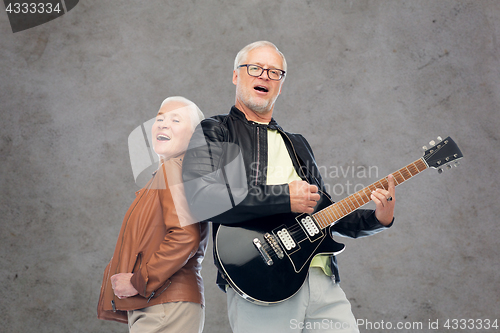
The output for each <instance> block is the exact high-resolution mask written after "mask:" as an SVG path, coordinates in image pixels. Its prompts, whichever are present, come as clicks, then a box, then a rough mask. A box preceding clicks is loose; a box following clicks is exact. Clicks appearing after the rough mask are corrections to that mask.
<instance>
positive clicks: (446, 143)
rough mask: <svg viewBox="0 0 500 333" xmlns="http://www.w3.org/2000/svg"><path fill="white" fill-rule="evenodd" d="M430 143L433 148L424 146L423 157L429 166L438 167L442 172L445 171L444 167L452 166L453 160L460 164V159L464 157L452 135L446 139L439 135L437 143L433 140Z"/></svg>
mask: <svg viewBox="0 0 500 333" xmlns="http://www.w3.org/2000/svg"><path fill="white" fill-rule="evenodd" d="M429 144H430V145H431V146H432V147H431V148H429V149H427V147H425V146H424V147H423V148H424V150H425V153H424V157H423V159H424V161H425V163H427V165H428V166H429V167H431V168H434V169H438V171H439V172H440V173H441V172H442V171H443V169H442V168H443V167H444V166H447V167H448V168H451V167H452V164H451V162H455V165H458V160H459V159H461V158H462V157H464V155H463V154H462V152H461V151H460V148H458V146H457V144H456V143H455V141H453V139H452V138H450V137H447V138H446V139H444V140H442V139H441V137H438V142H437V143H436V142H435V141H431V142H429Z"/></svg>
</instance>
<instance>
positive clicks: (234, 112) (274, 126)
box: [229, 105, 283, 131]
mask: <svg viewBox="0 0 500 333" xmlns="http://www.w3.org/2000/svg"><path fill="white" fill-rule="evenodd" d="M229 115H231V116H232V117H234V118H236V119H238V120H241V121H243V122H245V123H247V124H250V125H257V126H265V127H267V128H270V129H274V130H281V131H283V129H282V128H281V126H280V125H278V123H277V122H276V120H274V118H271V121H270V122H269V124H267V125H265V124H259V123H256V122H255V121H250V120H247V118H246V116H245V114H244V113H243V112H241V111H240V110H239V109H238V108H237V107H236V106H234V105H233V106H232V107H231V111H230V112H229Z"/></svg>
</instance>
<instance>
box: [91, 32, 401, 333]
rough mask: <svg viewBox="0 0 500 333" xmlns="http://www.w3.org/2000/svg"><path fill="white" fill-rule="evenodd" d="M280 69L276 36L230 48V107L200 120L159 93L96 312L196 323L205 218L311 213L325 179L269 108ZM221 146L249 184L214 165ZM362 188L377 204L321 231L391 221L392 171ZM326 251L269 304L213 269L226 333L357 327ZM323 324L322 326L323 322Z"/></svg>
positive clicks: (228, 221) (180, 326) (348, 232)
mask: <svg viewBox="0 0 500 333" xmlns="http://www.w3.org/2000/svg"><path fill="white" fill-rule="evenodd" d="M286 71H287V64H286V60H285V57H284V56H283V54H282V53H281V52H280V51H279V50H278V48H277V47H276V46H275V45H274V44H272V43H270V42H266V41H260V42H255V43H252V44H249V45H247V46H246V47H244V48H243V49H242V50H241V51H240V52H239V53H238V54H237V56H236V59H235V62H234V71H233V83H234V84H235V85H236V101H235V105H234V106H233V107H232V108H231V110H230V111H229V113H228V114H224V115H218V116H214V117H211V118H208V119H204V116H203V114H202V113H201V111H200V110H199V109H198V107H197V106H196V105H195V104H194V103H192V102H191V101H189V100H187V99H185V98H182V97H170V98H167V99H166V100H165V101H164V102H163V103H162V105H161V107H160V110H159V111H158V114H157V116H156V121H155V122H154V125H153V128H152V129H151V131H152V141H153V148H154V151H155V152H156V153H157V154H158V155H159V157H160V163H159V167H158V170H157V171H156V172H155V173H154V174H153V177H152V179H151V180H150V181H149V182H148V184H147V185H146V186H145V187H144V188H143V189H141V190H140V191H138V192H137V193H136V199H135V200H134V202H133V203H132V205H131V206H130V208H129V209H128V211H127V213H126V215H125V218H124V220H123V224H122V227H121V230H120V233H119V236H118V241H117V243H116V247H115V251H114V254H113V257H112V259H111V261H110V262H109V264H108V266H107V267H106V270H105V272H104V278H103V284H102V287H101V295H100V299H99V304H98V317H99V318H101V319H106V320H115V321H119V322H123V323H128V327H129V330H130V332H176V333H177V332H202V331H203V325H204V297H203V281H202V277H201V274H200V271H201V262H202V260H203V257H204V255H205V250H206V246H207V237H208V235H207V234H208V227H207V222H212V223H213V233H214V235H215V233H216V232H217V230H218V228H219V226H220V225H226V226H228V225H235V224H238V225H241V223H243V224H244V223H245V222H247V223H252V222H251V221H250V220H253V219H255V218H259V217H266V216H271V215H274V214H277V213H287V212H288V213H292V212H293V213H307V214H312V213H313V212H314V208H315V206H316V205H317V203H318V200H320V194H319V193H320V191H323V190H324V188H323V181H322V179H321V175H320V173H319V171H318V169H317V166H316V163H315V161H314V156H313V153H312V150H311V147H310V146H309V144H308V143H307V141H306V140H305V138H304V137H302V136H301V135H299V134H293V133H288V132H285V131H284V130H283V129H282V128H281V127H280V126H279V125H278V124H277V122H276V121H275V120H274V118H273V117H272V116H273V110H274V104H275V102H276V99H277V98H278V95H279V94H280V93H281V89H282V85H283V82H284V81H285V73H286ZM195 129H196V132H195ZM193 133H197V134H196V136H197V137H198V138H197V140H195V136H194V135H193ZM192 136H193V137H192ZM191 137H192V138H191ZM200 138H201V139H202V140H201V141H202V142H203V144H201V145H200ZM190 140H191V144H190ZM194 141H197V142H196V143H194ZM203 145H205V147H200V146H203ZM231 145H232V146H233V147H234V146H236V147H238V151H239V152H240V153H241V154H240V155H241V161H242V162H241V163H240V164H242V165H243V167H242V168H241V169H239V170H241V174H240V175H238V176H240V177H242V179H244V180H245V182H246V184H245V186H244V187H245V188H246V189H247V191H245V192H244V194H241V193H239V196H240V197H239V198H236V196H237V194H236V193H232V192H231V189H230V185H229V183H228V179H227V178H228V175H226V174H224V172H220V170H225V166H227V164H228V163H229V162H230V161H228V160H229V157H228V155H231V153H229V152H228V151H225V149H226V147H230V146H231ZM277 170H279V171H277ZM221 179H222V181H221ZM221 182H222V186H221ZM193 184H194V185H193ZM221 188H224V191H222V192H224V193H225V194H221V193H222V192H221ZM276 188H279V189H281V190H280V191H275V189H276ZM234 192H236V191H234ZM228 196H229V197H230V205H229V206H228V208H227V209H223V210H219V211H218V213H217V214H215V215H214V214H208V215H207V214H203V211H204V208H203V207H206V208H207V209H211V208H213V207H211V206H214V205H215V206H217V205H218V200H219V198H220V199H221V201H222V200H223V198H226V199H227V197H228ZM233 196H234V197H233ZM370 198H371V200H373V201H374V202H375V204H376V209H375V210H357V211H355V212H353V213H351V214H349V215H347V216H346V217H344V218H342V220H341V221H340V222H339V223H337V224H335V226H333V227H332V228H331V231H332V232H333V233H335V234H338V235H342V236H347V237H352V238H356V237H362V236H367V235H371V234H374V233H376V232H379V231H382V230H384V229H386V228H388V227H390V226H391V225H392V223H393V220H394V218H393V215H394V204H395V192H394V180H393V179H392V177H391V176H389V178H388V189H387V190H385V189H377V190H376V191H374V192H372V193H371V197H370ZM236 199H237V200H236ZM220 205H221V207H222V206H223V203H222V202H221V203H220ZM200 207H201V208H200ZM215 211H217V209H215ZM207 216H208V217H209V218H207ZM235 242H238V240H235ZM325 252H326V253H320V254H318V255H316V256H315V257H314V258H313V259H312V260H311V261H310V263H309V262H308V264H309V269H308V273H307V277H306V278H305V281H304V282H303V284H302V286H301V288H300V289H299V290H298V291H297V292H296V293H295V294H294V295H293V296H291V297H289V298H287V299H286V300H284V301H282V302H276V304H272V305H270V306H263V305H261V304H255V303H254V302H250V301H248V300H247V299H245V298H244V297H242V295H241V293H239V292H237V291H235V290H234V288H231V286H229V285H228V282H227V281H226V280H225V279H224V274H223V273H224V272H219V274H218V277H217V284H218V285H219V286H220V287H221V289H222V290H224V291H225V292H226V293H227V307H228V317H229V322H230V325H231V328H232V330H233V332H235V333H242V332H250V333H255V332H259V333H264V332H273V333H275V332H280V333H282V332H359V330H358V328H357V326H356V320H355V318H354V315H353V314H352V312H351V305H350V303H349V301H348V300H347V298H346V296H345V294H344V292H343V291H342V289H341V288H340V286H339V281H340V279H339V274H338V267H337V262H336V259H335V255H333V254H331V253H332V252H334V250H333V249H332V250H329V249H325ZM219 271H220V268H219ZM248 279H252V276H248ZM243 296H244V295H243ZM325 322H328V323H329V325H326V326H325V325H321V323H325ZM293 323H297V325H292V324H293ZM299 323H300V325H299Z"/></svg>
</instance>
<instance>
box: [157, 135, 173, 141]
mask: <svg viewBox="0 0 500 333" xmlns="http://www.w3.org/2000/svg"><path fill="white" fill-rule="evenodd" d="M156 140H159V141H169V140H170V137H169V136H166V135H163V134H158V135H157V136H156Z"/></svg>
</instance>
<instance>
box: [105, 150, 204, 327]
mask: <svg viewBox="0 0 500 333" xmlns="http://www.w3.org/2000/svg"><path fill="white" fill-rule="evenodd" d="M182 157H183V156H180V157H178V158H174V159H170V160H168V161H166V162H164V163H163V164H162V165H161V167H160V168H159V169H158V171H157V172H156V173H155V175H154V176H153V178H152V179H151V180H150V181H149V182H148V184H147V185H146V186H145V187H144V188H143V189H142V190H140V191H138V192H136V199H135V200H134V202H133V203H132V205H131V206H130V208H129V209H128V211H127V214H126V215H125V218H124V219H123V223H122V227H121V230H120V234H119V236H118V241H117V243H116V247H115V251H114V254H113V257H112V259H111V261H110V263H109V264H108V266H107V267H106V269H105V271H104V277H103V283H102V286H101V295H100V298H99V304H98V311H97V312H98V317H99V318H100V319H106V320H116V321H119V322H124V323H126V322H127V312H126V311H128V310H135V309H142V308H145V307H148V306H151V305H156V304H162V303H167V302H179V301H184V302H194V303H199V304H202V305H204V297H203V280H202V277H201V274H200V271H201V262H202V260H203V257H204V255H205V251H206V247H207V242H208V238H207V235H208V225H207V224H206V223H193V220H192V219H191V217H190V215H189V211H188V208H187V204H186V199H185V195H184V188H183V184H182V178H181V170H182ZM130 272H131V273H133V276H132V278H131V282H132V285H133V286H134V288H135V289H136V290H137V291H138V292H139V294H138V295H136V296H133V297H128V298H124V299H118V297H116V296H115V295H114V292H113V289H112V288H111V282H110V277H111V276H113V275H114V274H117V273H130Z"/></svg>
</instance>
